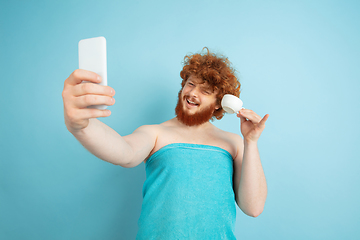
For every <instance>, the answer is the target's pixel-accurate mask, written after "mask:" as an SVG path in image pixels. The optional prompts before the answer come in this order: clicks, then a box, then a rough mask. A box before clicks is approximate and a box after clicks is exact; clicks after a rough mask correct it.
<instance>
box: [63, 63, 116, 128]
mask: <svg viewBox="0 0 360 240" xmlns="http://www.w3.org/2000/svg"><path fill="white" fill-rule="evenodd" d="M99 81H101V77H100V76H99V75H98V74H96V73H94V72H90V71H87V70H82V69H77V70H75V71H74V72H73V73H72V74H71V75H70V76H69V77H68V78H67V79H66V80H65V83H64V90H63V93H62V97H63V102H64V116H65V124H66V126H67V127H68V129H69V130H70V131H71V130H80V129H82V128H85V127H87V125H88V124H89V119H90V118H99V117H108V116H110V114H111V111H110V110H106V109H97V108H89V106H95V105H104V106H111V105H114V103H115V99H114V95H115V90H114V89H113V88H112V87H109V86H102V85H99V84H97V83H99Z"/></svg>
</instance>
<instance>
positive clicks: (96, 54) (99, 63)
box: [79, 37, 107, 109]
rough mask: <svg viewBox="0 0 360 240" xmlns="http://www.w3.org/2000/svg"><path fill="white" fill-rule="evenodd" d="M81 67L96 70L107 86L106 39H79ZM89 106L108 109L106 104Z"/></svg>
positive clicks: (103, 83)
mask: <svg viewBox="0 0 360 240" xmlns="http://www.w3.org/2000/svg"><path fill="white" fill-rule="evenodd" d="M79 69H84V70H88V71H92V72H95V73H97V74H99V75H100V76H101V78H102V81H101V83H99V84H100V85H103V86H107V62H106V39H105V38H104V37H95V38H87V39H82V40H80V41H79ZM89 108H97V109H106V108H107V106H106V105H94V106H89Z"/></svg>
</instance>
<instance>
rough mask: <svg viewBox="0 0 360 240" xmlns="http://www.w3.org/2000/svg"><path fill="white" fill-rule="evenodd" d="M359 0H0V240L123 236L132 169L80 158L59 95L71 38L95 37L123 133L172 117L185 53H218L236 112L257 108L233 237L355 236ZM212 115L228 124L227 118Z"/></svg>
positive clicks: (136, 183) (133, 189)
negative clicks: (249, 170)
mask: <svg viewBox="0 0 360 240" xmlns="http://www.w3.org/2000/svg"><path fill="white" fill-rule="evenodd" d="M359 11H360V4H359V2H358V1H355V0H354V1H340V0H339V1H314V0H305V1H285V0H284V1H226V0H225V1H224V0H219V1H216V0H213V1H209V0H207V1H141V0H139V1H106V0H105V1H89V0H87V1H70V0H63V1H1V5H0V20H1V21H0V24H1V25H0V68H1V86H0V102H1V105H2V108H1V110H0V115H1V118H0V121H1V124H0V136H1V138H0V159H1V160H0V239H6V240H15V239H16V240H17V239H31V240H32V239H36V240H42V239H44V240H45V239H46V240H48V239H53V240H60V239H61V240H68V239H77V240H78V239H87V240H88V239H102V240H103V239H125V240H131V239H134V237H135V235H136V232H137V220H138V217H139V215H140V210H141V201H142V195H141V194H142V193H141V191H142V184H143V182H144V180H145V172H144V165H143V164H141V165H139V166H138V167H136V168H132V169H124V168H122V167H119V166H114V165H112V164H109V163H106V162H103V161H101V160H99V159H97V158H96V157H94V156H92V155H91V154H89V153H88V152H87V151H86V150H85V149H84V148H83V147H82V146H81V145H80V144H79V143H78V142H77V141H76V140H75V138H74V137H73V136H72V135H71V134H70V133H69V132H67V130H66V127H65V125H64V121H63V105H62V97H61V92H62V89H63V83H64V80H65V79H66V78H67V77H68V76H69V75H70V73H71V72H72V71H73V70H75V69H76V68H77V67H78V62H77V43H78V41H79V40H80V39H83V38H88V37H96V36H105V37H106V38H107V44H108V81H109V84H110V85H111V86H112V87H113V88H114V89H115V90H116V96H115V98H116V101H117V102H116V104H115V105H114V106H112V107H110V109H111V110H112V115H111V117H109V118H106V119H102V120H103V121H104V122H105V123H106V124H108V125H109V126H111V127H112V128H114V129H115V130H116V131H118V132H119V133H120V134H122V135H126V134H130V133H132V132H133V131H134V130H135V129H136V128H137V127H139V126H141V125H143V124H156V123H161V122H163V121H166V120H168V119H170V118H172V117H174V107H175V104H176V98H177V93H178V91H179V88H180V77H179V72H180V70H181V67H182V65H181V64H182V60H183V57H184V55H186V54H188V53H194V52H198V51H200V50H201V49H202V48H203V47H204V46H207V47H209V48H210V50H213V51H215V52H217V53H220V54H224V55H226V56H227V57H229V59H230V61H232V63H233V65H234V67H235V68H236V69H237V70H238V75H239V77H240V79H241V83H242V93H241V98H242V99H243V101H244V104H245V107H247V108H250V109H253V110H255V111H256V112H257V113H259V114H260V115H262V116H263V115H265V114H266V113H269V114H270V118H269V120H268V123H267V127H266V129H265V132H264V133H263V135H262V137H261V139H260V142H259V145H260V151H261V157H262V162H263V166H264V170H265V174H266V177H267V182H268V190H269V193H268V199H267V203H266V206H265V210H264V212H263V213H262V215H260V216H259V217H258V218H250V217H247V216H246V215H244V214H243V213H242V212H240V211H238V216H237V223H236V234H237V237H238V239H279V240H280V239H292V240H295V239H299V240H300V239H301V240H303V239H307V240H308V239H327V240H328V239H360V230H359V228H358V227H359V222H360V217H359V216H360V208H359V202H360V194H359V182H360V177H359V170H360V163H359V160H360V154H359V151H358V150H357V149H358V147H359V143H360V141H359V133H360V131H359V130H360V128H359V125H358V120H359V118H360V114H359V112H360V104H359V103H360V97H359V92H360V82H359V80H360V79H359V74H360V70H359V69H360V68H359V67H360V57H359V56H360V44H359V43H360V28H359V26H360V17H359ZM215 124H216V125H217V126H218V127H220V128H222V129H224V130H227V131H231V132H235V133H239V121H238V119H237V118H236V117H235V116H229V115H228V116H226V117H225V118H224V119H223V120H221V121H218V122H215Z"/></svg>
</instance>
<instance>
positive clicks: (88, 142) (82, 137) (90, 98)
mask: <svg viewBox="0 0 360 240" xmlns="http://www.w3.org/2000/svg"><path fill="white" fill-rule="evenodd" d="M82 81H88V82H87V83H83V82H82ZM99 82H101V78H100V76H99V75H97V74H96V73H93V72H89V71H85V70H81V69H77V70H75V71H74V72H73V73H72V74H71V75H70V76H69V77H68V78H67V79H66V80H65V83H64V90H63V93H62V97H63V101H64V118H65V124H66V127H67V129H68V130H69V131H70V132H71V133H72V134H73V135H74V136H75V137H76V139H78V140H79V142H80V143H81V144H82V145H83V146H84V147H85V148H86V149H87V150H89V151H90V152H91V153H92V154H94V155H95V156H97V157H98V158H100V159H102V160H104V161H107V162H110V163H113V164H116V165H120V166H123V167H134V166H137V165H138V164H140V163H141V162H142V161H143V160H145V158H146V157H147V156H148V155H149V153H150V152H151V150H152V149H153V147H154V145H155V142H156V132H155V131H154V129H155V128H154V127H153V126H142V127H140V128H138V129H137V130H136V131H135V132H134V133H133V134H130V135H128V136H126V137H122V136H120V135H119V134H118V133H117V132H116V131H115V130H113V129H112V128H110V127H109V126H107V125H106V124H104V123H102V122H101V121H99V120H97V119H96V118H98V117H108V116H110V114H111V112H110V110H99V109H92V108H87V107H88V106H91V105H100V104H104V105H108V106H110V105H113V104H114V103H115V100H114V98H113V96H114V95H115V91H114V89H113V88H111V87H109V86H101V85H98V84H94V83H99Z"/></svg>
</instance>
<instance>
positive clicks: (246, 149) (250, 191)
mask: <svg viewBox="0 0 360 240" xmlns="http://www.w3.org/2000/svg"><path fill="white" fill-rule="evenodd" d="M238 117H240V119H241V132H242V134H243V136H244V143H243V144H242V141H238V146H239V148H238V154H237V156H236V158H235V160H234V190H235V196H236V202H237V204H238V206H239V207H240V209H241V210H242V211H243V212H244V213H245V214H247V215H249V216H253V217H257V216H259V215H260V214H261V213H262V211H263V209H264V205H265V201H266V197H267V184H266V179H265V174H264V171H263V168H262V165H261V161H260V154H259V150H258V146H257V141H258V138H259V137H260V135H261V133H262V131H263V130H264V128H265V122H266V120H267V118H268V117H269V115H265V117H264V118H263V119H261V117H260V116H258V115H257V114H256V113H254V112H253V111H251V110H247V109H246V110H241V113H239V114H238ZM240 142H241V143H240Z"/></svg>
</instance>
